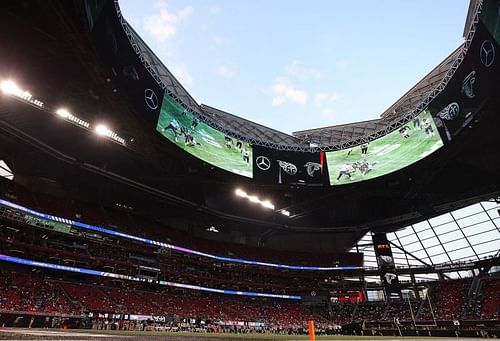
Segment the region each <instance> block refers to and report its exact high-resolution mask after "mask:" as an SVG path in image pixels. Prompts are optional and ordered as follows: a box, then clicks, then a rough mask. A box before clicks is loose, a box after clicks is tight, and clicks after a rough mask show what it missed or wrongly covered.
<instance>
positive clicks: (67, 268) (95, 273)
mask: <svg viewBox="0 0 500 341" xmlns="http://www.w3.org/2000/svg"><path fill="white" fill-rule="evenodd" d="M0 260H2V261H5V262H10V263H16V264H22V265H28V266H36V267H38V268H46V269H53V270H61V271H67V272H78V273H81V274H86V275H91V276H100V277H111V278H119V279H125V280H129V281H137V282H151V283H153V282H155V281H153V280H147V279H143V278H139V277H135V276H127V275H121V274H116V273H112V272H104V271H97V270H91V269H85V268H77V267H73V266H66V265H59V264H52V263H45V262H38V261H34V260H30V259H24V258H18V257H12V256H7V255H2V254H0ZM155 283H156V282H155ZM157 283H158V284H160V285H165V286H169V287H176V288H183V289H191V290H199V291H206V292H214V293H218V294H224V295H238V296H253V297H268V298H282V299H288V300H300V299H302V296H298V295H278V294H270V293H264V292H253V291H236V290H225V289H215V288H207V287H202V286H199V285H191V284H183V283H176V282H167V281H158V282H157Z"/></svg>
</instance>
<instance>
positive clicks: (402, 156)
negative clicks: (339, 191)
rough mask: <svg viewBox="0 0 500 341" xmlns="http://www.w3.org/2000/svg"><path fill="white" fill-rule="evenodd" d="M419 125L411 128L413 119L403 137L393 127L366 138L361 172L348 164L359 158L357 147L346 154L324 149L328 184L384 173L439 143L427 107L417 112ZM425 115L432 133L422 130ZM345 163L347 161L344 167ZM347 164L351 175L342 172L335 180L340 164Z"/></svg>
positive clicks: (360, 179)
mask: <svg viewBox="0 0 500 341" xmlns="http://www.w3.org/2000/svg"><path fill="white" fill-rule="evenodd" d="M418 118H419V120H420V129H414V124H413V122H410V123H408V124H407V127H408V128H409V129H408V134H409V136H410V137H409V138H407V139H405V138H404V137H403V135H402V134H401V133H400V132H399V130H395V131H393V132H391V133H389V134H387V135H385V136H383V137H381V138H379V139H377V140H374V141H372V142H370V144H369V145H368V152H367V154H366V157H365V160H366V161H368V163H369V167H368V171H366V172H365V174H364V175H363V174H362V173H361V171H360V170H359V169H355V168H354V167H352V165H353V164H354V163H355V162H358V161H360V160H363V157H362V155H361V148H360V147H359V146H357V147H354V148H352V151H351V153H350V155H348V152H349V151H348V150H346V149H344V150H339V151H334V152H327V153H326V161H327V163H328V172H329V174H330V184H331V185H342V184H348V183H352V182H357V181H362V180H367V179H372V178H375V177H378V176H381V175H384V174H388V173H391V172H394V171H396V170H399V169H401V168H403V167H406V166H408V165H411V164H412V163H414V162H416V161H418V160H420V159H422V158H424V157H426V156H427V155H429V154H431V153H432V152H434V151H435V150H437V149H439V148H440V147H442V146H443V142H442V140H441V138H440V137H439V133H438V130H437V128H436V126H435V124H434V121H433V119H432V117H431V115H430V113H429V112H428V111H423V112H422V113H421V114H420V115H419V116H418ZM425 119H427V120H429V121H430V123H431V127H432V130H433V132H434V135H431V134H426V133H425V132H424V128H423V122H424V120H425ZM346 165H348V166H347V167H346ZM343 166H344V169H345V168H349V172H350V174H351V178H349V177H348V176H347V175H342V177H341V178H340V179H338V180H337V178H338V176H339V173H340V170H341V168H342V167H343Z"/></svg>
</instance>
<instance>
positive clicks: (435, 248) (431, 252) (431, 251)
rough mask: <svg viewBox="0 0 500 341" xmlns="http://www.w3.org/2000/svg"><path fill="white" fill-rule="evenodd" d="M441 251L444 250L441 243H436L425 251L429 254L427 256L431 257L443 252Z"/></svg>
mask: <svg viewBox="0 0 500 341" xmlns="http://www.w3.org/2000/svg"><path fill="white" fill-rule="evenodd" d="M443 252H444V250H443V247H442V246H441V245H436V246H433V247H429V248H427V253H428V254H429V256H430V257H431V258H432V256H434V255H437V254H440V253H443Z"/></svg>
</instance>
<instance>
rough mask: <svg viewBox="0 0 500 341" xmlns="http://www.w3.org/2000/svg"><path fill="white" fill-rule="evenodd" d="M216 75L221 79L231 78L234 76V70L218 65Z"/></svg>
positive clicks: (227, 66) (230, 67) (231, 67)
mask: <svg viewBox="0 0 500 341" xmlns="http://www.w3.org/2000/svg"><path fill="white" fill-rule="evenodd" d="M217 73H218V74H219V75H220V76H221V77H223V78H233V77H234V75H235V74H236V69H235V67H233V66H229V65H226V64H220V65H219V67H218V68H217Z"/></svg>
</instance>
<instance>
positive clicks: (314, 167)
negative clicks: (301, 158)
mask: <svg viewBox="0 0 500 341" xmlns="http://www.w3.org/2000/svg"><path fill="white" fill-rule="evenodd" d="M304 167H306V170H307V175H309V176H310V177H311V178H313V177H314V173H315V172H316V171H319V170H320V169H321V165H320V164H319V163H316V162H308V163H306V164H305V165H304Z"/></svg>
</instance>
